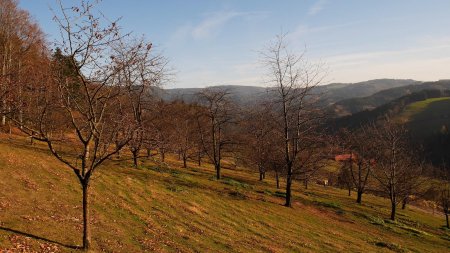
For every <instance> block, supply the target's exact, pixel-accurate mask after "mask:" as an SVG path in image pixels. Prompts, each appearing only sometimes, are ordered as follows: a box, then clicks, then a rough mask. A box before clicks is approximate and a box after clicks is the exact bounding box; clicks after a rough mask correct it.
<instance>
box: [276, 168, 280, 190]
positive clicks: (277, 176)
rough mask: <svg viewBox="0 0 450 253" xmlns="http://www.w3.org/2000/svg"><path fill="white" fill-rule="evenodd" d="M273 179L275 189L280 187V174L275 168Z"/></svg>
mask: <svg viewBox="0 0 450 253" xmlns="http://www.w3.org/2000/svg"><path fill="white" fill-rule="evenodd" d="M275 180H276V181H277V189H280V176H279V175H278V171H277V170H276V171H275Z"/></svg>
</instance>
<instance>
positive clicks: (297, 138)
mask: <svg viewBox="0 0 450 253" xmlns="http://www.w3.org/2000/svg"><path fill="white" fill-rule="evenodd" d="M261 54H262V58H263V59H262V60H263V63H264V64H265V66H266V67H267V71H268V82H269V84H270V85H271V89H270V90H269V91H271V92H272V93H273V97H274V99H273V100H272V103H273V104H274V106H273V107H274V110H275V112H276V118H277V124H279V126H280V132H281V140H282V142H283V155H284V163H285V168H286V202H285V206H288V207H290V206H291V205H292V182H293V179H294V177H295V172H294V170H295V169H296V168H297V169H301V168H304V167H303V165H305V164H306V163H304V162H302V161H304V159H305V158H306V157H309V158H310V157H312V156H311V153H309V151H308V150H309V147H308V146H310V147H311V145H312V146H314V145H315V143H314V141H313V137H314V136H315V135H316V133H315V131H316V130H317V129H318V119H319V118H320V115H321V114H320V113H319V112H320V111H319V110H318V107H317V104H316V101H317V95H318V94H314V93H315V91H314V87H316V86H317V85H319V84H320V83H321V82H322V80H323V78H324V73H325V72H324V71H323V68H322V65H321V64H313V63H311V62H309V61H308V60H307V59H306V56H305V54H304V53H301V54H296V53H293V52H291V51H290V49H289V48H288V45H287V43H286V35H285V34H281V35H278V36H277V37H276V39H275V41H273V43H272V44H270V45H269V46H268V47H267V48H266V49H265V50H264V51H263V52H262V53H261ZM304 151H307V153H309V154H304V155H303V157H302V158H301V157H300V156H301V154H302V152H304ZM309 158H308V160H309ZM296 163H300V165H299V166H297V164H296Z"/></svg>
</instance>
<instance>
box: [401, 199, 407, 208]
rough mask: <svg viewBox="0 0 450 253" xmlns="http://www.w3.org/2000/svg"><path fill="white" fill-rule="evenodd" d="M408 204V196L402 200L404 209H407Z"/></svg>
mask: <svg viewBox="0 0 450 253" xmlns="http://www.w3.org/2000/svg"><path fill="white" fill-rule="evenodd" d="M406 204H408V197H406V198H404V199H403V200H402V210H405V208H406Z"/></svg>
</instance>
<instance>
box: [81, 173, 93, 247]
mask: <svg viewBox="0 0 450 253" xmlns="http://www.w3.org/2000/svg"><path fill="white" fill-rule="evenodd" d="M82 187H83V249H84V250H85V251H88V250H89V248H90V246H91V231H90V225H89V193H88V189H89V180H87V181H84V182H83V183H82Z"/></svg>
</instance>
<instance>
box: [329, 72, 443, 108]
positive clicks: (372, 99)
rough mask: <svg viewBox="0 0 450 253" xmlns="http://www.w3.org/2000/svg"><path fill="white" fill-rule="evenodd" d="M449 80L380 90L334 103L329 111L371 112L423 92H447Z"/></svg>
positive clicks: (416, 83)
mask: <svg viewBox="0 0 450 253" xmlns="http://www.w3.org/2000/svg"><path fill="white" fill-rule="evenodd" d="M449 89H450V80H441V81H437V82H425V83H419V82H415V83H413V84H411V85H406V86H400V87H394V88H390V89H385V90H381V91H379V92H377V93H374V94H372V95H370V96H365V97H352V98H348V99H344V100H341V101H338V102H336V103H335V104H334V105H333V106H331V111H332V112H333V114H334V115H336V116H348V115H351V114H354V113H357V112H360V111H364V110H372V109H375V108H376V107H379V106H381V105H384V104H387V103H389V102H391V101H393V100H395V99H397V98H400V97H402V96H406V95H409V94H412V93H414V92H419V91H423V90H449Z"/></svg>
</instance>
